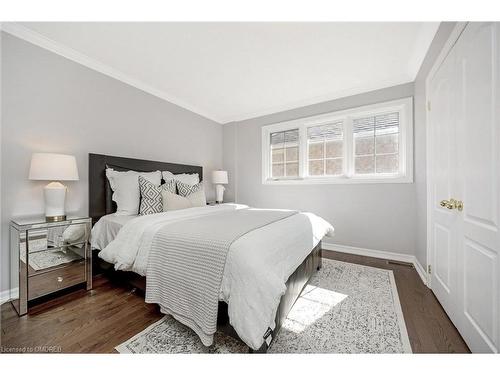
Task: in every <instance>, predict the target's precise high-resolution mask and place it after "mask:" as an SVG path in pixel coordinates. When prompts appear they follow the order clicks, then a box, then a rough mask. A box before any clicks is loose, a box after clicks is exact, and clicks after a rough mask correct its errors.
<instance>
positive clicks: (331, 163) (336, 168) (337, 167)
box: [326, 158, 343, 176]
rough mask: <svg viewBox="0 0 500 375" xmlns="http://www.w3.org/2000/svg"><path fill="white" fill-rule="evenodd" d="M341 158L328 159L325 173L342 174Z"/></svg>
mask: <svg viewBox="0 0 500 375" xmlns="http://www.w3.org/2000/svg"><path fill="white" fill-rule="evenodd" d="M342 161H343V159H342V158H339V159H329V160H327V161H326V174H327V175H330V176H336V175H340V174H342Z"/></svg>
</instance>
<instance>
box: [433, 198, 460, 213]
mask: <svg viewBox="0 0 500 375" xmlns="http://www.w3.org/2000/svg"><path fill="white" fill-rule="evenodd" d="M439 205H440V206H441V207H446V208H447V209H448V210H453V209H455V208H456V209H457V210H458V211H462V210H463V209H464V202H462V201H459V200H456V199H454V198H451V199H450V200H446V199H443V200H442V201H441V202H439Z"/></svg>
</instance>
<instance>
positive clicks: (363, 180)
mask: <svg viewBox="0 0 500 375" xmlns="http://www.w3.org/2000/svg"><path fill="white" fill-rule="evenodd" d="M412 183H413V177H411V176H390V177H373V176H367V177H359V176H358V177H350V178H347V177H326V178H314V177H307V178H298V179H290V178H289V179H282V180H273V179H263V180H262V184H263V185H325V184H326V185H338V184H342V185H349V184H412Z"/></svg>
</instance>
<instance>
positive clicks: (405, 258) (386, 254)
mask: <svg viewBox="0 0 500 375" xmlns="http://www.w3.org/2000/svg"><path fill="white" fill-rule="evenodd" d="M321 246H322V248H323V249H325V250H332V251H338V252H341V253H347V254H354V255H362V256H365V257H372V258H379V259H387V260H394V261H397V262H406V263H410V264H413V266H414V267H415V270H416V271H417V273H418V275H419V276H420V278H421V279H422V282H423V283H424V284H425V285H427V273H426V272H425V268H424V267H423V266H422V265H421V264H420V262H419V261H418V260H417V258H416V257H415V256H414V255H409V254H401V253H394V252H390V251H382V250H374V249H366V248H362V247H354V246H346V245H338V244H332V243H328V242H323V243H322V244H321Z"/></svg>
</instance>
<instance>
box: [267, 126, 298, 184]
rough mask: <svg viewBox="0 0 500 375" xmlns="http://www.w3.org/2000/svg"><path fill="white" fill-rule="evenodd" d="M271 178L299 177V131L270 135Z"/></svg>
mask: <svg viewBox="0 0 500 375" xmlns="http://www.w3.org/2000/svg"><path fill="white" fill-rule="evenodd" d="M270 143H271V164H272V168H271V177H273V178H283V177H295V178H296V177H298V176H299V129H292V130H287V131H280V132H275V133H271V137H270Z"/></svg>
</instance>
